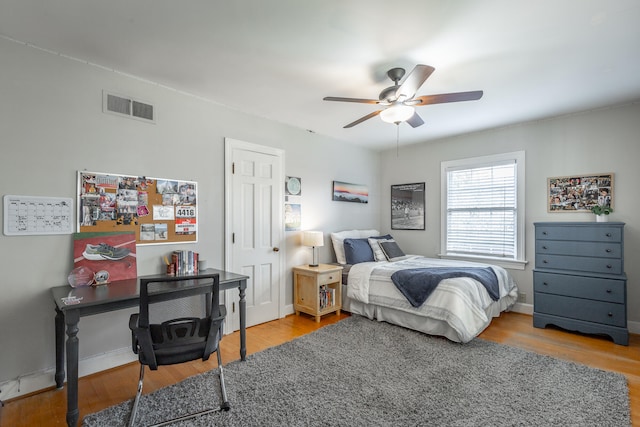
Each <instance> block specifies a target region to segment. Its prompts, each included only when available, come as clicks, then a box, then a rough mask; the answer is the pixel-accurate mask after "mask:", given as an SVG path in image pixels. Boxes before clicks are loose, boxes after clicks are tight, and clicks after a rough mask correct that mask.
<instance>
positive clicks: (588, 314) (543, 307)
mask: <svg viewBox="0 0 640 427" xmlns="http://www.w3.org/2000/svg"><path fill="white" fill-rule="evenodd" d="M534 307H535V312H537V313H544V314H552V315H555V316H562V317H567V318H570V319H578V320H586V321H589V322H596V323H603V324H606V325H612V326H620V327H626V326H627V319H626V317H625V316H626V310H625V306H624V304H615V303H611V302H601V301H593V300H587V299H581V298H572V297H565V296H560V295H550V294H544V293H540V292H535V293H534Z"/></svg>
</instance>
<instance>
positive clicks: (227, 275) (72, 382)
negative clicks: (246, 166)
mask: <svg viewBox="0 0 640 427" xmlns="http://www.w3.org/2000/svg"><path fill="white" fill-rule="evenodd" d="M216 273H217V274H219V275H220V290H228V289H233V288H238V289H239V291H240V303H239V305H240V307H239V308H240V358H241V359H242V360H245V358H246V356H247V341H246V326H247V319H246V309H247V308H246V305H247V303H246V300H245V290H246V288H247V279H248V278H249V277H248V276H244V275H241V274H235V273H231V272H228V271H223V270H217V269H214V268H209V269H207V270H205V271H203V272H202V276H204V277H202V279H203V280H206V276H207V275H210V274H216ZM153 277H167V276H166V275H152V276H144V278H153ZM181 278H182V279H184V280H197V279H198V278H199V276H198V275H195V276H181ZM139 293H140V287H139V285H138V279H130V280H120V281H118V282H113V283H111V284H109V285H101V286H97V287H93V286H89V287H82V288H72V287H71V286H69V285H66V286H57V287H55V288H51V294H52V296H53V299H54V301H55V303H56V327H55V329H56V375H55V380H56V386H57V387H58V388H62V387H63V384H64V375H65V372H64V360H65V354H64V345H63V344H64V330H65V325H66V329H67V342H66V350H67V351H66V353H67V355H66V357H67V425H69V426H73V427H75V426H76V425H77V424H78V417H79V410H78V347H79V346H78V344H79V342H78V323H79V321H80V317H82V316H90V315H93V314H99V313H105V312H108V311H115V310H121V309H123V308H129V307H137V306H138V304H139ZM69 296H75V297H77V298H82V299H81V300H80V301H79V302H78V303H77V304H70V305H66V304H65V303H64V302H63V301H62V298H65V297H69ZM123 325H124V326H127V322H124V323H123ZM124 326H123V327H124Z"/></svg>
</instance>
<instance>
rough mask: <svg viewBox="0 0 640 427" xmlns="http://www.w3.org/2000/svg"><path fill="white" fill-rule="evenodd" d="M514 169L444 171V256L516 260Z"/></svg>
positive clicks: (508, 165) (505, 165)
mask: <svg viewBox="0 0 640 427" xmlns="http://www.w3.org/2000/svg"><path fill="white" fill-rule="evenodd" d="M516 166H517V165H516V162H515V161H514V160H509V161H502V162H498V163H495V164H490V165H483V166H481V167H472V168H464V169H462V168H460V169H447V213H446V215H447V238H446V245H447V248H446V250H447V253H449V254H466V255H475V256H490V257H500V258H508V259H515V258H516V256H517V251H516V245H517V229H516V221H517V197H516V188H517V173H516V172H517V171H516Z"/></svg>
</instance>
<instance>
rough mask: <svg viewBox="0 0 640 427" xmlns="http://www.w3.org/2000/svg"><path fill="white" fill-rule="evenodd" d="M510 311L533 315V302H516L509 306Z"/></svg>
mask: <svg viewBox="0 0 640 427" xmlns="http://www.w3.org/2000/svg"><path fill="white" fill-rule="evenodd" d="M511 311H515V312H516V313H522V314H529V315H532V316H533V304H523V303H521V302H517V303H515V304H514V306H513V307H511Z"/></svg>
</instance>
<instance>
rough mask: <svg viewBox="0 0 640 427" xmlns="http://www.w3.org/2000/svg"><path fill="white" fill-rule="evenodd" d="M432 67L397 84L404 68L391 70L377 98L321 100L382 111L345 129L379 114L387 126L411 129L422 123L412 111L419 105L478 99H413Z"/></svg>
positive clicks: (461, 95)
mask: <svg viewBox="0 0 640 427" xmlns="http://www.w3.org/2000/svg"><path fill="white" fill-rule="evenodd" d="M434 70H435V68H433V67H431V66H429V65H422V64H418V65H416V66H415V68H414V69H413V70H412V71H411V72H410V73H409V75H408V76H407V78H406V79H405V80H404V81H403V82H402V84H399V82H400V79H402V77H404V74H405V70H404V68H392V69H390V70H389V71H387V76H388V77H389V78H390V79H391V80H392V81H393V86H390V87H388V88H386V89H384V90H383V91H382V92H380V95H379V96H378V98H379V99H361V98H341V97H337V96H327V97H325V98H323V99H324V100H325V101H341V102H357V103H361V104H377V105H380V106H383V107H386V108H383V109H381V110H377V111H374V112H373V113H369V114H367V115H366V116H364V117H361V118H359V119H358V120H356V121H355V122H351V123H349V124H348V125H346V126H345V128H350V127H353V126H355V125H357V124H360V123H362V122H364V121H365V120H369V119H370V118H372V117H375V116H377V115H380V118H381V119H382V120H383V121H385V122H387V123H395V124H400V123H402V122H407V123H409V125H411V127H414V128H415V127H418V126H421V125H423V124H424V121H423V120H422V118H421V117H420V116H419V115H418V113H417V112H416V111H415V107H419V106H422V105H432V104H443V103H446V102H459V101H475V100H477V99H480V98H482V91H481V90H475V91H471V92H456V93H442V94H438V95H425V96H419V97H416V92H417V91H418V89H420V86H422V84H423V83H424V82H425V81H426V80H427V79H428V78H429V76H430V75H431V73H433V72H434Z"/></svg>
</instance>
